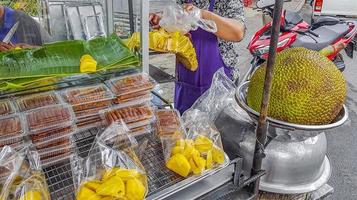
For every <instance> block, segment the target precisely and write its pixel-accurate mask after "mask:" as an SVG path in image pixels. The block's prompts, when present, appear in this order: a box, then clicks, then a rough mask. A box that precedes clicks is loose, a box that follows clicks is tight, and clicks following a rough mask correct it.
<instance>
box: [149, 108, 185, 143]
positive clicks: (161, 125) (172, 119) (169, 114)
mask: <svg viewBox="0 0 357 200" xmlns="http://www.w3.org/2000/svg"><path fill="white" fill-rule="evenodd" d="M155 116H156V124H155V125H156V132H157V134H158V135H159V136H160V137H165V136H169V137H172V136H174V135H175V136H177V135H181V134H182V133H183V130H182V125H181V124H182V123H181V120H180V117H179V116H180V115H179V113H178V111H177V110H168V109H159V110H156V111H155Z"/></svg>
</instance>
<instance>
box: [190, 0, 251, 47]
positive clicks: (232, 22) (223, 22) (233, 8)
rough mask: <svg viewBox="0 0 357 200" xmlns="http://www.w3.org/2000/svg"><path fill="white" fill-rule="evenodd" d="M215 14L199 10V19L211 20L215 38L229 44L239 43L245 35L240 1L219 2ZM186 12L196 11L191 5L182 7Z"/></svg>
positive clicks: (227, 0) (226, 0) (224, 0)
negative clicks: (229, 42) (214, 24)
mask: <svg viewBox="0 0 357 200" xmlns="http://www.w3.org/2000/svg"><path fill="white" fill-rule="evenodd" d="M219 3H220V4H218V7H217V12H218V13H219V15H217V14H215V13H213V12H210V11H208V10H201V17H202V18H203V19H206V20H212V21H214V22H215V23H216V25H217V33H216V35H217V37H219V38H221V39H223V40H226V41H231V42H239V41H241V40H242V39H243V37H244V34H245V24H244V10H243V3H242V1H241V0H223V2H219ZM184 8H185V9H186V10H187V11H190V10H193V9H197V8H195V7H194V6H193V5H192V4H186V5H184Z"/></svg>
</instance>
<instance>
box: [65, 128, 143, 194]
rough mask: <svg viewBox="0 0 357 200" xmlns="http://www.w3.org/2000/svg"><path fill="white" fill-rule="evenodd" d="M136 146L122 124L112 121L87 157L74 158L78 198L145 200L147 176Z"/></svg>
mask: <svg viewBox="0 0 357 200" xmlns="http://www.w3.org/2000/svg"><path fill="white" fill-rule="evenodd" d="M136 146H137V142H136V140H135V139H134V138H133V137H131V136H130V135H129V130H128V128H127V127H126V126H125V125H124V124H123V123H121V124H118V123H113V124H112V125H110V126H109V127H108V128H107V129H106V130H105V131H104V132H103V133H102V134H100V135H98V136H97V137H96V140H95V142H94V144H93V146H92V148H91V150H90V152H89V155H88V157H87V158H86V159H85V160H81V159H78V158H72V159H73V160H72V162H71V163H72V169H73V174H74V183H75V186H76V190H77V195H76V199H77V200H96V199H103V198H104V197H107V198H108V199H132V200H140V199H144V198H145V196H146V194H147V191H148V186H147V177H146V172H145V170H144V167H143V166H142V164H141V163H140V161H139V159H138V157H137V156H136V154H135V152H134V150H133V148H134V147H136Z"/></svg>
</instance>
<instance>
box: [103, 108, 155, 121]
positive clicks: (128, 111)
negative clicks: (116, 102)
mask: <svg viewBox="0 0 357 200" xmlns="http://www.w3.org/2000/svg"><path fill="white" fill-rule="evenodd" d="M101 117H102V119H103V120H104V121H105V123H106V124H108V125H109V124H111V123H113V122H118V121H121V120H123V121H124V122H125V123H126V124H130V123H134V122H139V121H143V120H149V119H152V118H153V117H154V110H153V108H152V107H151V106H150V105H149V104H141V105H135V106H129V107H119V108H115V107H114V108H110V109H107V110H105V111H103V112H101Z"/></svg>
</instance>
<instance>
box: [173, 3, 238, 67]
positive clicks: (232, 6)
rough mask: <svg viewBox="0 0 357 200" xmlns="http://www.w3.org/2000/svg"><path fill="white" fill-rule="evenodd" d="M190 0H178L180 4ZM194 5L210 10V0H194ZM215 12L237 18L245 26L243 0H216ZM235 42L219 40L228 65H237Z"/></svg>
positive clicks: (223, 56)
mask: <svg viewBox="0 0 357 200" xmlns="http://www.w3.org/2000/svg"><path fill="white" fill-rule="evenodd" d="M188 2H189V0H177V3H178V4H183V3H188ZM192 3H193V5H195V6H196V7H198V8H200V9H206V10H208V8H209V5H210V0H192ZM213 12H214V13H216V14H218V15H219V16H222V17H226V18H231V19H236V20H238V21H239V22H240V23H242V24H243V25H244V26H245V17H244V7H243V2H242V0H216V2H215V5H214V10H213ZM235 46H236V43H235V42H228V41H224V40H221V39H220V40H219V48H220V51H221V55H222V58H223V61H224V63H225V64H226V66H228V67H234V68H236V67H237V63H238V49H237V47H235Z"/></svg>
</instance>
